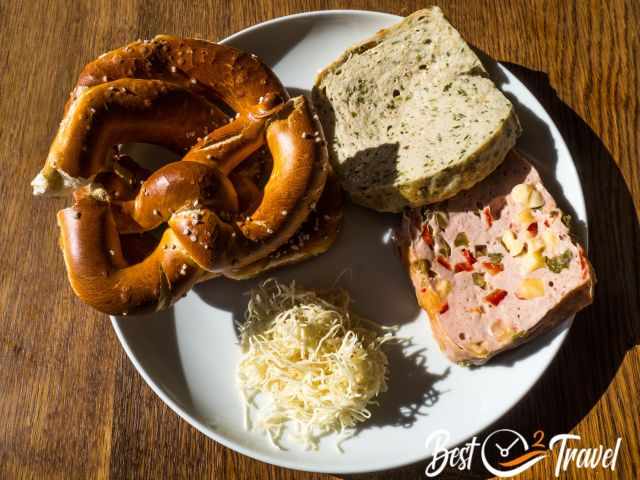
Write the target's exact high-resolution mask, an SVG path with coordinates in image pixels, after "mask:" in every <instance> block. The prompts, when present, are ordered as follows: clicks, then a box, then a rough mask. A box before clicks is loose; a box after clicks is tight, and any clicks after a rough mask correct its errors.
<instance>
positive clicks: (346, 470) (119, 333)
mask: <svg viewBox="0 0 640 480" xmlns="http://www.w3.org/2000/svg"><path fill="white" fill-rule="evenodd" d="M336 14H347V15H354V16H376V17H386V18H388V19H389V20H393V21H396V20H400V19H402V18H404V17H403V16H401V15H396V14H393V13H388V12H383V11H379V10H359V9H329V10H313V11H306V12H298V13H293V14H290V15H284V16H281V17H276V18H272V19H269V20H265V21H264V22H260V23H257V24H254V25H251V26H248V27H246V28H243V29H242V30H239V31H237V32H235V33H233V34H231V35H228V36H226V37H224V38H222V39H219V40H217V41H216V43H220V44H226V43H229V42H232V41H233V40H235V39H236V38H238V37H240V36H242V35H246V34H248V33H251V32H254V31H256V30H259V29H261V28H265V27H268V26H271V25H274V24H278V23H282V22H287V21H291V20H296V19H298V18H303V17H323V16H329V15H336ZM382 28H385V27H382ZM494 61H495V62H496V64H498V65H499V66H500V67H501V68H503V69H505V70H507V71H509V72H510V73H511V71H510V70H509V69H508V68H507V67H506V66H505V65H503V64H502V63H501V62H499V61H498V60H495V59H494ZM512 75H513V74H512ZM514 76H515V75H514ZM516 78H517V77H516ZM517 80H518V81H520V80H519V79H517ZM520 83H522V82H521V81H520ZM522 85H523V86H524V88H525V89H526V90H527V92H529V94H531V96H533V98H535V100H536V101H537V102H538V103H539V104H540V106H541V107H542V110H543V112H544V114H545V115H546V117H547V118H546V120H545V121H546V122H548V123H549V124H550V125H552V126H553V127H554V128H555V130H556V131H557V132H558V134H559V139H560V141H561V142H562V147H563V149H564V150H566V154H567V155H568V157H569V159H570V160H571V164H572V166H573V169H574V171H575V175H576V178H577V179H578V186H579V189H580V192H579V193H580V200H581V201H580V203H581V204H582V205H581V207H582V208H583V210H584V212H585V238H584V239H583V243H584V247H585V250H587V249H588V245H587V242H588V217H587V210H586V204H585V200H584V191H583V188H582V187H583V185H582V179H581V178H580V175H579V174H578V172H577V168H576V164H575V159H574V158H573V155H571V151H570V150H569V148H568V146H567V144H566V141H565V140H564V137H563V136H562V133H561V132H560V130H559V129H558V127H557V125H556V123H555V122H554V120H553V119H552V118H551V116H550V115H549V113H548V111H547V109H546V108H545V107H544V105H542V103H540V101H539V100H538V98H537V97H536V96H535V95H534V94H533V92H531V90H530V89H529V88H528V87H527V86H526V85H524V83H522ZM574 317H575V315H572V316H571V317H569V318H567V319H566V320H564V321H563V322H561V324H560V325H558V326H556V327H555V329H560V328H562V329H563V331H562V332H560V333H558V335H559V336H561V337H562V338H561V339H560V342H559V343H558V346H557V348H556V349H555V351H553V352H552V355H551V356H550V358H549V362H548V363H547V364H546V365H545V366H544V368H543V369H542V371H541V372H540V374H539V375H538V377H537V378H536V379H535V381H533V382H532V383H531V385H530V386H529V387H528V388H527V389H526V390H525V391H524V392H522V394H521V395H520V396H519V397H518V398H517V399H515V400H514V402H513V404H512V405H511V407H509V409H507V410H506V411H504V412H502V413H501V414H500V416H498V417H497V418H495V419H493V420H492V421H491V422H490V423H488V424H487V425H485V426H484V427H483V428H482V429H480V430H478V431H476V432H472V433H470V434H469V436H468V437H467V438H472V437H473V436H474V435H477V434H478V433H481V432H482V431H484V430H485V429H486V428H488V427H490V426H491V425H492V424H494V423H495V422H496V421H498V420H499V419H500V418H501V417H502V416H504V415H506V414H507V413H508V412H509V411H511V409H513V408H514V407H515V406H516V405H517V404H518V403H520V402H521V401H522V399H523V398H524V397H525V396H526V395H527V394H528V393H529V392H530V391H531V390H532V389H533V387H534V386H535V385H536V384H537V383H538V382H539V381H540V379H541V378H542V377H543V376H544V374H545V373H546V372H547V370H548V368H549V367H550V366H551V364H552V363H553V362H554V360H555V359H556V357H557V355H558V352H559V351H560V349H561V348H562V346H563V345H564V343H565V341H566V338H567V335H568V334H569V331H570V329H571V326H572V324H573V320H574ZM110 319H111V325H112V327H113V329H114V331H115V333H116V337H117V339H118V342H119V343H120V345H121V346H122V348H123V349H124V351H125V353H126V355H127V357H128V358H129V360H130V361H131V363H132V364H133V366H134V368H135V370H136V371H137V373H138V374H139V375H140V376H141V377H142V379H143V380H144V381H145V383H146V384H147V385H148V386H149V387H150V388H151V390H152V391H153V392H154V393H155V394H156V395H157V396H158V397H159V398H160V399H161V400H162V401H163V402H164V403H165V405H167V406H168V407H169V408H170V409H171V410H172V411H173V412H174V413H176V414H177V415H178V416H179V417H180V418H181V419H182V420H184V421H185V422H187V423H188V424H189V425H191V426H192V427H193V428H195V429H196V430H198V432H200V433H202V434H204V435H205V436H207V437H208V438H210V439H211V440H214V441H216V442H218V443H220V444H222V445H224V446H225V447H227V448H229V449H231V450H233V451H235V452H238V453H240V454H242V455H245V456H247V457H250V458H253V459H255V460H258V461H261V462H264V463H267V464H270V465H276V466H279V467H284V468H289V469H293V470H298V471H305V472H312V473H328V474H332V473H333V474H363V473H372V472H382V471H388V470H392V469H397V468H402V467H405V466H408V465H412V464H415V463H418V462H421V461H425V460H427V459H429V458H431V456H432V455H431V454H430V453H428V451H427V450H426V449H425V454H424V455H423V456H421V457H419V458H415V459H412V460H408V461H405V460H403V461H397V462H394V461H390V462H389V463H387V464H386V465H385V466H384V467H382V468H362V467H354V468H351V467H342V468H338V469H335V468H333V469H332V468H330V467H329V466H328V465H324V464H323V465H320V464H314V463H299V462H298V463H296V462H295V461H287V460H284V459H279V458H275V457H272V456H269V455H265V454H263V453H261V452H260V451H257V450H254V449H252V448H248V447H245V446H243V445H240V444H238V443H236V442H235V441H233V440H229V439H228V438H226V437H225V436H224V435H223V434H222V433H218V432H216V431H215V430H213V429H211V428H210V427H209V426H208V425H206V424H205V423H203V422H201V421H199V420H198V419H196V418H195V417H194V416H193V415H191V414H189V413H188V412H186V411H185V410H183V408H182V407H180V406H179V405H178V404H177V403H176V402H175V401H174V400H173V399H172V398H171V397H170V396H169V395H168V394H167V393H165V392H164V391H163V390H162V388H161V386H160V385H159V384H158V383H156V382H155V381H154V380H153V379H152V378H151V376H150V375H149V374H148V373H147V371H146V370H145V369H144V368H143V366H142V365H141V363H140V362H139V360H138V358H137V357H136V355H135V353H134V352H133V350H132V348H131V346H130V345H129V343H128V342H127V339H126V337H125V334H124V333H123V330H122V329H121V328H120V326H119V324H118V321H119V319H118V317H116V316H113V315H111V316H110Z"/></svg>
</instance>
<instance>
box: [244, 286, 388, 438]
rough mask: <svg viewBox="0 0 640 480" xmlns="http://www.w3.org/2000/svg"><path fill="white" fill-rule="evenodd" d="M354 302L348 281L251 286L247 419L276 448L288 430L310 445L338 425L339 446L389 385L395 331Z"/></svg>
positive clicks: (247, 324) (247, 333)
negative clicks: (320, 286) (331, 285)
mask: <svg viewBox="0 0 640 480" xmlns="http://www.w3.org/2000/svg"><path fill="white" fill-rule="evenodd" d="M350 303H351V300H350V298H349V295H348V293H347V292H346V291H345V290H342V289H334V290H330V291H324V292H317V291H313V290H304V289H301V288H298V287H297V286H296V285H295V283H291V284H290V285H284V284H281V283H278V282H277V281H276V280H274V279H269V280H267V281H265V282H264V283H263V284H262V285H260V286H259V287H258V288H257V289H255V290H253V291H252V292H251V299H250V300H249V305H248V307H247V312H246V315H245V316H246V318H245V322H244V324H243V325H241V326H240V330H241V346H242V349H243V357H242V359H241V361H240V365H239V367H238V372H237V379H238V383H239V386H240V390H241V392H242V396H243V399H244V402H245V424H246V427H247V428H248V429H252V428H253V427H254V426H255V427H257V428H258V429H260V430H263V431H264V432H266V434H267V435H268V437H269V439H270V440H271V442H272V443H273V444H274V446H276V447H277V448H281V447H280V445H279V441H280V440H281V439H282V436H283V434H284V433H285V431H286V432H287V434H289V435H291V437H293V438H294V439H295V440H297V441H300V442H302V444H303V445H304V447H305V448H306V449H317V447H318V443H319V440H320V437H322V436H324V435H327V434H330V433H338V434H339V437H338V438H339V441H338V442H337V447H338V448H339V449H340V443H341V442H342V441H344V440H345V439H346V438H348V437H349V436H351V435H352V434H353V431H354V427H355V425H356V424H357V423H359V422H363V421H365V420H366V419H368V418H369V417H370V416H371V412H370V411H369V409H368V408H367V407H368V406H370V405H372V404H377V403H376V402H375V400H374V398H375V397H376V396H377V395H378V394H380V393H382V392H384V391H386V389H387V372H388V368H387V357H386V355H385V353H384V352H383V351H382V349H381V347H382V345H383V344H384V343H385V342H386V341H388V340H390V339H391V338H393V337H392V334H391V333H388V332H387V333H384V329H383V327H380V326H378V325H376V324H374V323H373V322H370V321H369V320H366V319H364V318H361V317H358V316H356V315H355V314H354V313H352V312H350V310H349V307H350ZM259 394H262V395H260V396H261V402H260V406H259V407H258V405H257V403H256V402H255V400H256V397H257V396H258V395H259ZM253 417H255V418H253ZM289 427H290V428H289Z"/></svg>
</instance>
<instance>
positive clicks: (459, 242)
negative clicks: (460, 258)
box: [453, 232, 469, 247]
mask: <svg viewBox="0 0 640 480" xmlns="http://www.w3.org/2000/svg"><path fill="white" fill-rule="evenodd" d="M453 244H454V245H455V246H456V247H468V246H469V239H468V238H467V234H466V233H464V232H460V233H458V234H457V235H456V238H455V240H454V241H453Z"/></svg>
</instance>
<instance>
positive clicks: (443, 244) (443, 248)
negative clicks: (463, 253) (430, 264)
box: [437, 234, 451, 257]
mask: <svg viewBox="0 0 640 480" xmlns="http://www.w3.org/2000/svg"><path fill="white" fill-rule="evenodd" d="M437 240H438V244H439V245H440V248H439V249H438V253H439V254H440V255H444V256H445V257H450V256H451V247H450V246H449V244H448V243H447V241H446V240H445V239H444V237H443V236H442V235H440V234H438V236H437Z"/></svg>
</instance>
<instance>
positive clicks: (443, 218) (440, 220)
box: [436, 212, 449, 229]
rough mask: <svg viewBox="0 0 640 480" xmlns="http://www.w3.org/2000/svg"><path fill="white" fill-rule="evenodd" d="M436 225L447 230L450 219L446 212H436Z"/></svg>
mask: <svg viewBox="0 0 640 480" xmlns="http://www.w3.org/2000/svg"><path fill="white" fill-rule="evenodd" d="M436 223H437V224H438V226H439V227H440V228H442V229H445V228H447V225H449V218H448V216H447V214H446V213H444V212H436Z"/></svg>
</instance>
